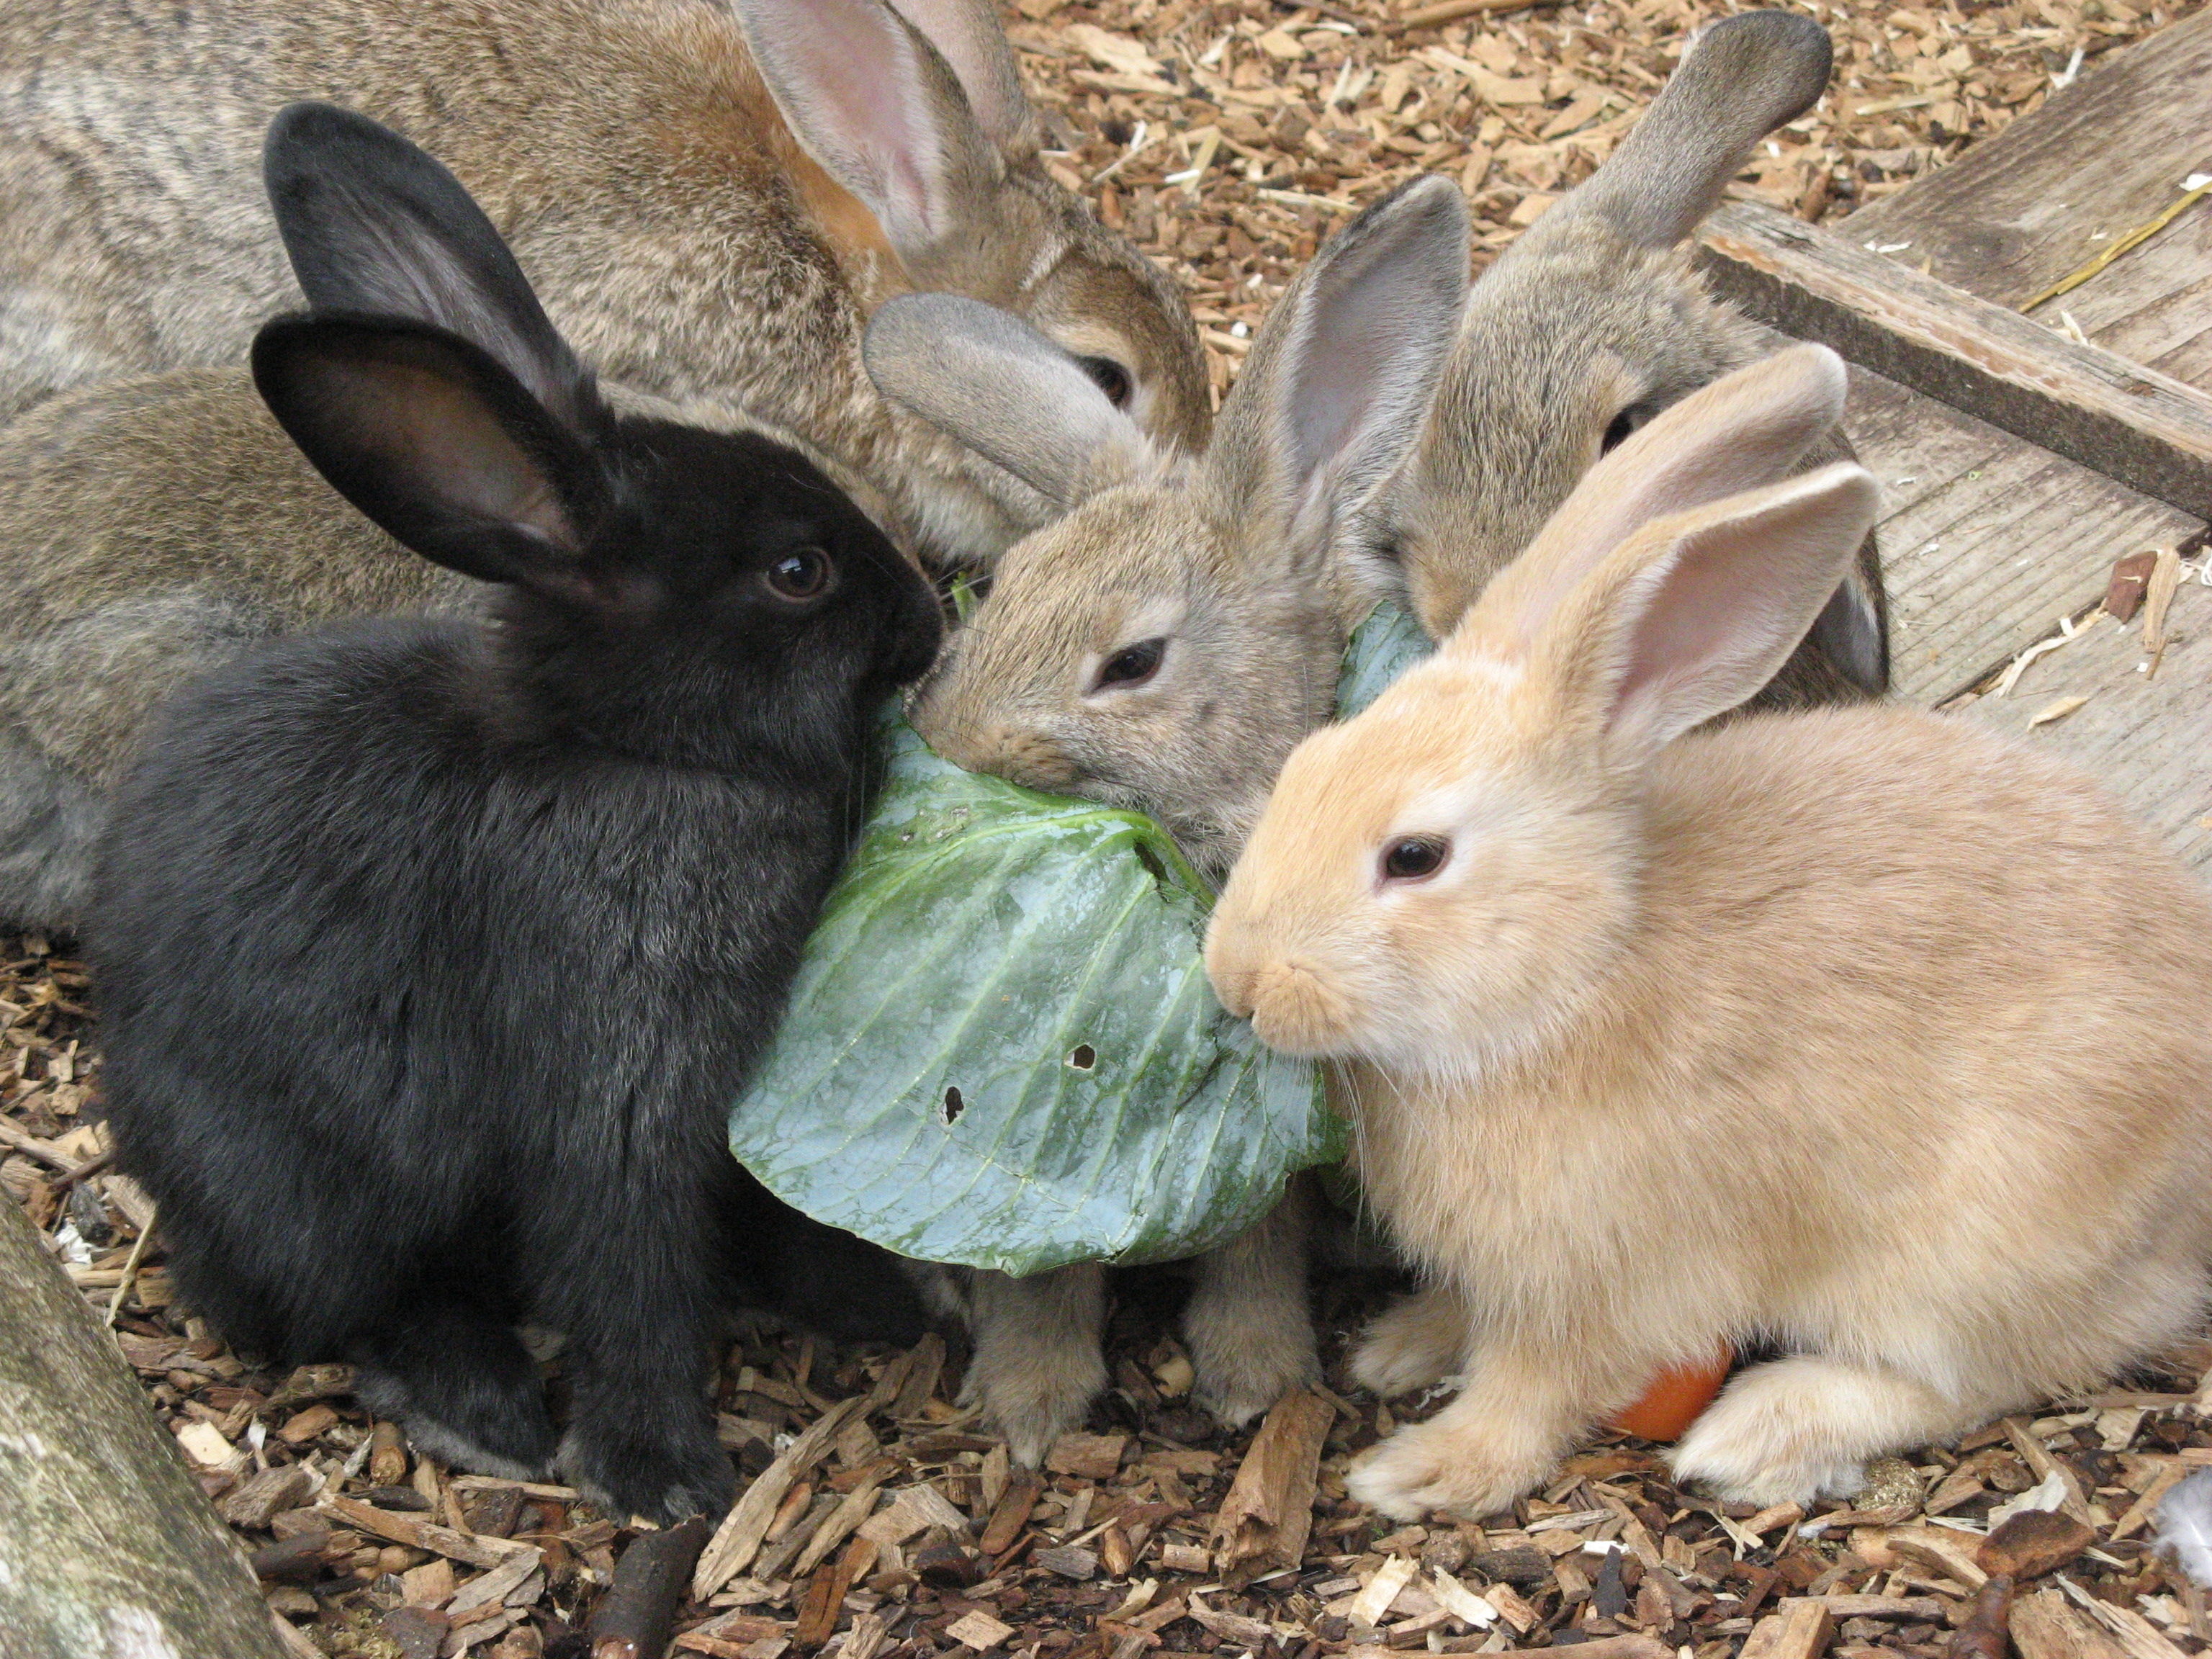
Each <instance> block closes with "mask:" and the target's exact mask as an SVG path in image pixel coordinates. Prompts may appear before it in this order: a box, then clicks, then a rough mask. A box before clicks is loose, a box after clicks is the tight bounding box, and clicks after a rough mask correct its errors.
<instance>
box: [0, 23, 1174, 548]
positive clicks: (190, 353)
mask: <svg viewBox="0 0 2212 1659" xmlns="http://www.w3.org/2000/svg"><path fill="white" fill-rule="evenodd" d="M754 4H755V0H743V3H741V4H738V5H737V6H736V8H735V9H732V6H729V5H724V4H718V3H710V0H665V3H659V4H654V5H610V4H606V3H604V0H225V3H222V4H217V5H210V6H189V7H169V8H155V9H145V8H139V7H131V6H123V5H116V4H112V3H109V0H10V3H9V4H8V5H6V6H4V7H0V229H4V231H5V233H6V234H5V235H4V236H0V419H5V418H7V417H9V416H12V415H13V414H15V412H17V411H20V410H24V409H27V408H29V407H30V406H31V405H33V404H36V403H38V402H40V401H42V400H43V399H45V398H49V397H52V396H53V395H55V394H56V393H58V392H62V391H64V390H66V389H68V388H70V387H72V386H83V385H86V384H88V383H92V382H94V381H101V380H126V379H137V378H142V377H144V376H148V375H157V374H166V373H167V372H169V371H171V370H174V369H178V368H188V367H193V366H210V365H222V364H231V363H235V362H240V361H241V360H242V357H243V354H244V350H245V347H246V339H247V337H248V336H249V335H250V334H251V333H252V330H253V328H254V327H255V326H256V325H258V324H259V323H260V322H261V321H262V320H263V319H265V318H266V317H267V316H269V315H270V313H273V312H276V311H278V310H281V309H283V308H285V307H289V306H290V305H293V304H295V303H296V290H295V288H294V286H293V283H292V279H291V276H290V274H289V271H288V270H287V269H286V267H285V262H284V258H283V252H282V250H281V249H280V248H279V247H278V246H277V242H276V237H275V235H274V234H272V232H271V227H270V216H269V211H268V208H267V205H266V204H265V203H264V201H263V199H262V195H261V183H260V169H259V155H258V151H259V146H260V139H261V132H262V128H263V125H264V123H266V122H267V121H268V119H269V118H270V116H271V115H273V114H274V113H275V112H276V111H277V110H278V109H279V108H280V107H282V106H284V105H285V104H287V103H289V102H291V101H292V100H297V99H301V98H328V99H331V100H333V101H336V102H339V103H342V104H345V105H347V106H350V107H353V108H356V109H358V110H360V111H361V112H363V113H365V114H368V115H371V116H374V117H375V118H378V119H379V120H380V121H383V122H385V123H386V124H387V125H392V126H393V127H395V128H397V129H398V130H399V131H403V132H404V133H406V134H407V135H408V136H410V137H412V138H413V139H415V140H416V142H417V143H421V144H422V145H423V146H424V148H426V149H428V150H430V151H431V152H432V153H434V154H435V155H438V156H439V157H440V158H441V160H442V161H446V162H447V164H448V165H450V166H451V167H453V171H454V172H455V173H457V174H458V175H459V178H460V179H461V180H462V181H463V182H464V184H465V185H468V186H469V187H470V188H471V191H473V192H474V193H475V194H476V195H477V198H478V199H479V200H481V201H483V203H485V204H487V206H488V208H489V211H490V214H491V216H492V218H493V220H494V222H495V223H497V224H498V225H499V227H500V228H501V231H502V233H503V234H506V235H507V238H508V239H509V240H510V241H511V242H512V243H513V247H514V249H515V252H516V254H517V255H518V257H519V258H520V260H521V263H522V264H523V266H524V267H525V268H526V270H528V271H529V273H530V276H531V278H532V281H533V282H534V283H536V284H537V286H538V291H539V292H540V294H541V295H543V296H544V301H545V304H546V308H547V310H548V311H549V312H550V313H551V315H552V318H553V320H554V321H555V323H556V324H557V325H559V327H560V328H561V330H562V332H563V333H564V334H565V335H567V336H568V338H569V339H570V340H572V341H574V343H575V344H576V346H577V348H578V349H579V350H580V352H581V353H583V355H585V356H587V357H589V358H590V359H591V360H592V362H595V363H596V364H597V365H598V366H599V368H600V369H601V370H602V372H604V373H605V374H607V375H608V376H609V377H610V378H611V379H613V380H620V381H623V382H624V383H626V384H629V385H630V386H635V387H636V388H638V389H639V390H641V391H642V392H648V393H652V394H655V395H659V396H662V397H665V398H671V399H672V400H675V401H677V402H679V403H685V404H691V403H697V402H701V401H706V402H711V403H714V404H719V405H720V406H721V407H722V408H723V409H724V410H726V411H727V410H739V409H743V410H750V411H752V412H754V413H756V414H757V415H759V416H761V417H763V419H765V420H767V421H769V422H771V423H773V424H774V425H776V426H778V427H781V428H787V429H790V430H793V431H797V432H799V433H802V434H804V435H806V436H807V437H808V438H809V439H810V440H811V442H812V444H813V446H814V447H816V448H817V450H820V451H823V452H824V453H827V454H829V456H831V457H833V458H835V459H836V460H837V461H838V462H839V463H840V465H841V467H842V471H845V472H847V473H850V474H854V475H857V476H859V477H863V478H866V479H867V480H869V481H870V482H871V483H872V485H873V486H874V487H875V488H876V489H877V490H878V494H879V495H880V496H881V497H882V499H883V501H884V503H885V506H886V507H887V509H888V517H889V519H890V524H889V525H888V526H887V528H892V529H893V532H894V534H895V536H902V537H903V538H907V539H908V540H910V541H912V542H914V543H915V544H918V545H919V546H921V547H922V548H924V549H926V550H928V551H930V552H931V553H933V555H935V556H939V557H942V558H944V559H946V560H948V561H952V562H972V561H979V560H980V561H987V560H988V559H989V558H991V557H992V556H994V555H995V554H996V553H997V551H998V550H1000V549H1001V548H1003V547H1004V546H1005V545H1006V544H1007V543H1009V542H1010V541H1012V539H1013V538H1016V537H1017V536H1018V535H1019V534H1020V533H1022V532H1024V531H1025V530H1027V529H1030V528H1031V527H1034V526H1036V525H1037V524H1039V523H1042V521H1043V520H1044V519H1045V518H1047V517H1048V516H1049V511H1048V508H1047V507H1046V506H1045V504H1044V503H1043V502H1042V501H1040V500H1039V499H1038V498H1037V497H1036V495H1034V493H1033V492H1031V491H1030V490H1028V489H1025V488H1024V487H1023V486H1022V485H1020V484H1019V483H1018V482H1017V481H1016V480H1014V479H1013V478H1012V477H1009V476H1008V475H1006V473H1004V472H1003V471H1000V470H999V469H997V468H994V467H992V466H991V465H988V464H987V463H986V462H984V461H983V460H982V459H981V458H979V457H977V456H975V455H973V454H970V453H966V452H964V451H963V450H961V449H960V448H959V447H958V446H957V445H956V444H953V443H952V442H951V441H948V440H946V439H945V438H944V437H943V436H941V435H939V434H938V433H936V432H935V431H934V430H933V429H932V428H929V427H928V426H927V425H926V424H925V423H923V422H920V421H917V420H915V419H913V418H912V417H910V416H906V415H904V414H902V412H900V411H898V410H895V409H892V408H891V407H890V406H889V405H887V404H884V401H883V400H882V399H881V398H878V397H877V396H876V395H875V394H874V392H873V390H872V387H871V386H869V384H868V381H867V379H866V374H864V373H863V372H862V369H861V367H860V335H861V332H862V330H863V328H864V326H865V324H866V319H867V317H868V316H869V315H870V314H871V313H872V311H873V310H874V309H875V307H877V306H878V304H879V303H880V302H881V301H883V300H884V298H886V297H888V296H889V295H892V294H895V293H898V292H902V291H905V290H907V289H947V290H953V291H958V292H963V293H968V294H972V295H976V296H977V297H979V298H982V299H985V300H988V301H992V302H993V303H995V304H1000V305H1003V306H1006V307H1009V308H1011V309H1013V310H1015V311H1017V312H1018V313H1021V314H1023V315H1024V316H1025V317H1027V318H1029V319H1030V321H1031V322H1032V323H1033V324H1035V325H1036V326H1037V327H1039V328H1041V329H1042V330H1043V331H1045V332H1046V333H1047V334H1048V335H1050V336H1051V337H1053V338H1054V339H1055V340H1057V341H1058V342H1059V343H1060V344H1061V345H1063V346H1064V347H1066V349H1070V350H1072V351H1075V352H1078V353H1079V354H1094V355H1102V354H1103V355H1107V356H1114V357H1115V359H1116V360H1117V361H1119V362H1122V363H1123V364H1125V365H1126V366H1127V368H1129V369H1130V371H1131V373H1132V377H1133V380H1134V381H1135V383H1136V386H1137V396H1136V398H1135V399H1134V404H1133V406H1134V409H1135V410H1136V413H1137V415H1138V417H1139V422H1140V423H1141V424H1143V425H1144V427H1145V428H1146V430H1147V431H1148V432H1151V433H1152V434H1153V435H1155V436H1158V437H1159V438H1160V439H1162V440H1163V441H1168V442H1172V443H1195V442H1197V441H1200V440H1201V439H1202V437H1203V435H1204V433H1205V430H1206V424H1207V421H1208V418H1209V416H1208V398H1207V389H1206V375H1205V368H1204V362H1203V359H1202V357H1201V356H1200V350H1199V345H1198V339H1197V332H1196V330H1195V328H1194V325H1192V323H1191V321H1190V318H1189V313H1188V307H1187V306H1186V305H1185V304H1184V301H1182V296H1181V295H1180V294H1179V293H1178V292H1177V290H1176V287H1175V285H1174V283H1172V282H1171V281H1170V279H1169V278H1168V276H1166V275H1165V274H1164V272H1162V271H1161V270H1159V269H1158V268H1157V267H1156V266H1154V265H1153V264H1152V263H1151V262H1150V261H1148V260H1146V258H1144V257H1143V255H1141V254H1140V253H1139V252H1138V251H1137V250H1136V249H1135V247H1134V246H1133V245H1131V244H1130V243H1129V242H1128V241H1127V240H1126V239H1125V238H1123V237H1121V235H1119V234H1116V233H1114V232H1112V231H1109V230H1108V229H1106V228H1104V227H1103V226H1102V225H1100V224H1099V223H1098V222H1097V220H1096V219H1095V218H1094V217H1093V216H1091V213H1090V212H1089V210H1088V209H1087V208H1086V207H1085V205H1084V204H1082V203H1081V202H1080V201H1079V199H1078V198H1077V197H1075V196H1073V194H1072V193H1071V192H1069V191H1067V190H1066V189H1065V188H1063V187H1062V186H1061V185H1059V184H1057V183H1056V182H1054V180H1053V179H1051V177H1050V176H1049V175H1048V173H1046V172H1045V170H1044V167H1043V163H1042V160H1041V159H1040V158H1039V157H1038V155H1037V154H1036V131H1035V125H1036V124H1035V121H1034V118H1033V117H1031V116H1030V113H1029V111H1028V107H1027V105H1026V104H1025V103H1024V102H1021V101H1019V81H1018V75H1017V73H1016V71H1015V69H1014V63H1013V55H1012V49H1011V48H1010V47H1009V46H1008V45H1007V44H1006V39H1005V36H1004V34H1003V33H1001V32H1000V28H999V27H998V25H997V23H996V21H995V18H994V15H993V11H992V9H991V8H990V7H989V5H988V4H987V0H926V3H915V4H914V5H912V7H911V8H910V17H911V21H912V23H913V24H915V25H916V26H919V27H920V29H921V31H923V32H924V33H928V32H931V31H935V32H937V33H938V35H939V38H940V39H941V40H943V42H944V45H945V51H944V52H942V53H940V52H938V51H936V50H935V49H934V48H933V47H932V46H930V45H929V44H928V43H927V41H924V40H922V37H921V35H918V34H916V33H915V31H914V30H913V29H910V28H909V27H908V26H907V24H906V23H903V22H902V21H900V19H899V17H898V16H897V15H896V14H893V13H890V12H889V11H887V10H884V8H883V6H882V4H881V3H880V0H866V8H867V9H870V10H872V11H873V12H878V13H880V14H881V15H882V16H883V17H884V18H886V19H888V20H889V22H890V25H891V26H892V27H893V29H894V30H895V31H896V34H897V35H898V37H899V38H901V39H904V40H908V41H909V43H912V42H915V41H921V45H920V46H919V47H918V49H917V50H915V52H911V53H910V54H909V57H910V58H911V60H912V63H913V64H919V65H920V66H921V67H920V71H919V73H918V77H917V76H909V77H908V80H907V81H906V82H899V83H897V86H896V88H895V86H894V79H893V77H892V76H890V74H889V72H888V70H886V73H885V75H884V83H883V84H884V96H885V97H890V95H892V93H893V92H894V90H898V89H903V93H904V95H907V96H908V97H909V98H910V99H911V100H913V102H914V106H915V108H916V109H917V111H918V112H919V114H918V116H917V118H918V119H924V120H927V121H928V122H931V123H933V124H934V125H935V128H936V129H937V130H938V131H942V132H945V133H948V134H952V135H955V136H957V137H960V141H961V142H963V143H969V144H970V148H971V149H972V151H973V154H974V155H975V158H977V161H976V166H975V167H971V168H969V170H968V171H967V172H966V173H959V174H957V176H950V177H949V178H948V188H949V189H951V192H952V193H951V197H949V198H948V199H949V200H950V201H951V204H952V206H953V208H954V209H955V210H957V216H958V221H959V226H960V234H958V235H957V236H955V237H952V238H951V239H950V240H948V241H947V242H946V243H945V245H944V246H938V247H917V246H908V247H894V246H891V245H890V243H889V242H888V241H887V240H885V238H884V232H883V230H882V228H880V227H879V225H878V222H876V221H875V220H874V219H872V217H871V216H869V214H868V213H867V212H866V210H864V209H863V208H862V207H861V206H860V204H859V202H857V201H856V200H855V199H854V197H853V195H851V194H849V193H848V188H843V187H841V185H840V183H839V182H837V181H834V180H833V179H831V178H830V177H829V175H827V174H825V173H823V170H822V169H821V167H818V166H817V164H816V163H815V161H812V160H810V159H809V157H808V156H807V155H806V154H805V152H804V151H803V150H802V149H801V148H800V145H799V142H797V140H796V139H795V138H794V137H793V133H792V132H791V131H789V129H788V128H787V126H786V125H785V122H784V120H783V118H782V117H781V114H780V112H778V110H777V108H776V106H775V102H774V100H772V98H771V97H770V96H769V93H768V90H767V88H765V87H764V86H763V84H762V83H761V81H760V78H759V75H758V71H757V68H756V66H755V64H754V60H753V58H752V57H751V55H750V52H749V51H748V50H747V47H746V45H745V41H744V35H743V33H741V31H740V28H739V24H738V12H740V11H750V10H752V9H754ZM761 4H762V7H763V9H775V8H774V7H772V6H769V5H768V4H767V0H761ZM783 9H785V10H786V11H787V12H789V13H790V14H791V15H794V16H797V17H799V18H800V19H802V20H803V19H804V18H805V16H806V15H807V13H808V10H809V9H808V8H805V7H798V8H795V9H794V8H792V7H789V6H786V7H785V8H783ZM864 21H865V20H864ZM948 59H949V60H950V66H949V67H948V62H947V60H948ZM963 71H964V73H965V74H966V75H967V76H969V77H970V78H971V79H972V80H973V82H974V87H975V94H974V101H975V105H976V106H979V107H980V108H981V110H983V111H985V112H987V114H988V116H989V129H988V130H987V131H983V130H979V129H978V128H977V125H976V115H975V113H974V112H971V109H970V103H969V95H968V91H967V88H964V87H963V84H962V82H961V81H960V79H959V73H960V72H963ZM857 183H860V180H857V179H847V180H845V181H843V184H844V185H845V186H848V187H849V186H850V185H854V184H857ZM103 529H105V526H94V530H95V532H98V531H100V530H103Z"/></svg>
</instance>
